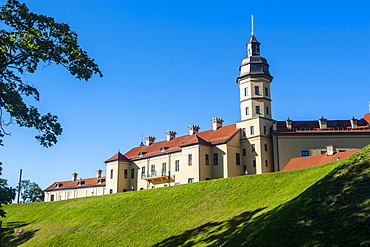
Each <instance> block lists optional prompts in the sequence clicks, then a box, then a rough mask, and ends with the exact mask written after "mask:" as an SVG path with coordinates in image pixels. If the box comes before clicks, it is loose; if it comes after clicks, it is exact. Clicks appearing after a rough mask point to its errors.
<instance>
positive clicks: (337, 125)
mask: <svg viewBox="0 0 370 247" xmlns="http://www.w3.org/2000/svg"><path fill="white" fill-rule="evenodd" d="M334 129H335V130H342V129H343V125H342V124H336V125H334Z"/></svg>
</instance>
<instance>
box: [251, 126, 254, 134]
mask: <svg viewBox="0 0 370 247" xmlns="http://www.w3.org/2000/svg"><path fill="white" fill-rule="evenodd" d="M251 135H254V126H251Z"/></svg>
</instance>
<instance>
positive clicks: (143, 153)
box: [139, 152, 147, 157]
mask: <svg viewBox="0 0 370 247" xmlns="http://www.w3.org/2000/svg"><path fill="white" fill-rule="evenodd" d="M146 153H147V152H140V153H139V157H143V156H144V155H145V154H146Z"/></svg>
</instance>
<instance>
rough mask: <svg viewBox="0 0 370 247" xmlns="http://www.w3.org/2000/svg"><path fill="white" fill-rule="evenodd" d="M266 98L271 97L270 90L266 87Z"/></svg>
mask: <svg viewBox="0 0 370 247" xmlns="http://www.w3.org/2000/svg"><path fill="white" fill-rule="evenodd" d="M265 96H269V89H268V88H267V87H265Z"/></svg>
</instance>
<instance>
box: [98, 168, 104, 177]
mask: <svg viewBox="0 0 370 247" xmlns="http://www.w3.org/2000/svg"><path fill="white" fill-rule="evenodd" d="M102 172H103V171H102V170H100V169H98V170H96V177H97V178H100V177H101V173H102Z"/></svg>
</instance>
